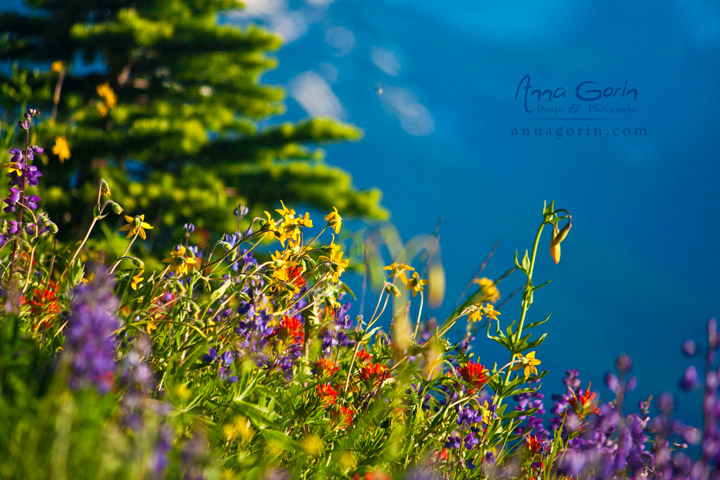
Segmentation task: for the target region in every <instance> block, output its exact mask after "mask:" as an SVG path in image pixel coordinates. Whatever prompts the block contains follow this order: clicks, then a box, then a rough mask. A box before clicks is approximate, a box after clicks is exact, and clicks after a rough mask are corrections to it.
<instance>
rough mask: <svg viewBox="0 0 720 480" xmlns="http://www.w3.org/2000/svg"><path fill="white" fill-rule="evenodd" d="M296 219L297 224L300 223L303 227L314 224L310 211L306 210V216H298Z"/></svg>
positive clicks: (310, 226) (309, 226)
mask: <svg viewBox="0 0 720 480" xmlns="http://www.w3.org/2000/svg"><path fill="white" fill-rule="evenodd" d="M296 221H297V224H298V225H300V226H301V227H307V228H312V226H313V223H312V220H310V214H309V213H308V212H305V216H304V217H298V218H297V219H296Z"/></svg>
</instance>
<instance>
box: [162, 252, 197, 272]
mask: <svg viewBox="0 0 720 480" xmlns="http://www.w3.org/2000/svg"><path fill="white" fill-rule="evenodd" d="M186 253H187V254H188V255H185V254H186ZM163 262H164V263H169V264H170V265H169V267H170V271H171V272H173V273H175V274H176V275H178V276H180V275H187V272H188V267H190V269H192V268H194V267H195V266H196V265H197V263H198V260H197V258H195V255H193V253H192V252H191V251H190V250H187V249H186V248H185V247H183V246H182V245H178V246H177V247H175V249H174V250H173V251H172V252H170V257H168V258H166V259H164V260H163Z"/></svg>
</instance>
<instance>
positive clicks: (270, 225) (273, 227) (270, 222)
mask: <svg viewBox="0 0 720 480" xmlns="http://www.w3.org/2000/svg"><path fill="white" fill-rule="evenodd" d="M265 215H267V217H268V218H267V222H266V223H265V226H267V229H268V230H270V231H272V232H274V233H275V235H276V236H278V237H279V234H278V233H277V223H276V222H275V220H273V218H272V215H270V212H268V211H267V210H266V211H265Z"/></svg>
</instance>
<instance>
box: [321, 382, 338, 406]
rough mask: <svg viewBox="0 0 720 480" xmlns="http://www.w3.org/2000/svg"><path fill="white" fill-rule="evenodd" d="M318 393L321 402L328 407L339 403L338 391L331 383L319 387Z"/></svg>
mask: <svg viewBox="0 0 720 480" xmlns="http://www.w3.org/2000/svg"><path fill="white" fill-rule="evenodd" d="M317 393H318V395H319V396H320V402H322V403H324V404H326V405H335V403H337V395H338V391H337V390H335V389H334V388H333V387H332V385H330V384H329V383H323V384H321V385H318V386H317Z"/></svg>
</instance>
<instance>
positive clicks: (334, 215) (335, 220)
mask: <svg viewBox="0 0 720 480" xmlns="http://www.w3.org/2000/svg"><path fill="white" fill-rule="evenodd" d="M333 210H334V211H333V212H330V213H328V214H327V215H325V221H326V222H327V224H328V227H332V229H333V230H334V231H335V233H336V234H338V233H340V227H342V217H341V216H340V214H339V213H338V211H337V208H335V207H333Z"/></svg>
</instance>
